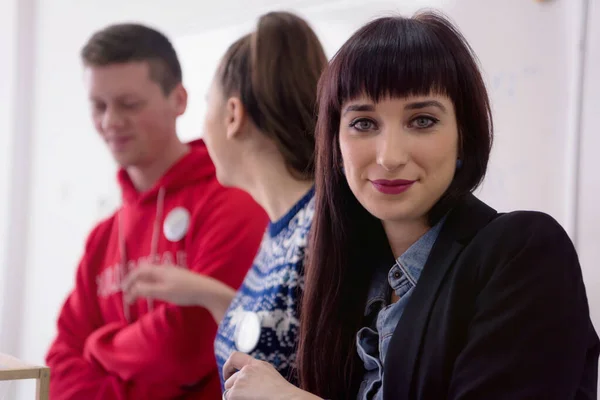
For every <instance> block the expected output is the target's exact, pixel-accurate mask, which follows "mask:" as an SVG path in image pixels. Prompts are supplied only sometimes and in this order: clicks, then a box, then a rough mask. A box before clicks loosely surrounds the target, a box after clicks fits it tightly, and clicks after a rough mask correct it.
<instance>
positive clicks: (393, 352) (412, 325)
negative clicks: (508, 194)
mask: <svg viewBox="0 0 600 400" xmlns="http://www.w3.org/2000/svg"><path fill="white" fill-rule="evenodd" d="M495 215H496V211H495V210H493V209H492V208H490V207H488V206H487V205H486V204H484V203H482V202H481V201H479V200H477V199H476V198H475V197H474V196H472V195H469V196H467V198H466V199H465V200H464V201H463V202H462V203H461V204H460V205H459V206H457V207H456V208H455V209H454V210H453V211H451V212H450V214H449V215H448V218H447V220H446V222H445V223H444V226H443V227H442V231H441V232H440V235H439V236H438V239H437V241H436V243H435V245H434V246H433V248H432V250H431V253H430V255H429V258H428V259H427V263H426V264H425V267H424V268H423V272H422V274H421V277H420V278H419V282H418V283H417V286H416V287H415V290H414V292H413V294H412V296H411V298H410V300H409V302H408V304H407V305H406V309H405V310H404V313H403V314H402V317H401V318H400V321H399V322H398V325H397V327H396V330H395V331H394V334H393V336H392V339H391V340H390V344H389V347H388V356H386V363H385V365H384V372H383V375H384V379H383V398H384V399H394V400H404V399H409V395H410V389H411V382H412V379H413V375H414V371H415V368H416V365H417V359H418V356H419V353H420V349H421V344H422V340H423V336H424V334H425V331H426V329H427V325H428V322H429V317H430V314H431V310H432V307H433V304H434V302H435V300H436V298H437V296H438V293H439V289H440V287H441V285H442V283H443V282H444V277H445V276H446V274H447V272H448V271H449V270H450V269H451V267H452V266H453V264H454V262H455V260H456V258H457V256H458V255H459V254H460V252H461V250H462V249H463V247H464V239H465V238H466V237H471V236H473V235H474V234H475V233H477V232H478V231H479V230H480V229H481V228H482V227H483V226H485V225H486V224H487V223H488V222H489V221H490V220H491V219H492V218H493V217H494V216H495Z"/></svg>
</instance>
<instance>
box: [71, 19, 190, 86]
mask: <svg viewBox="0 0 600 400" xmlns="http://www.w3.org/2000/svg"><path fill="white" fill-rule="evenodd" d="M81 58H82V59H83V63H84V64H85V65H86V66H105V65H110V64H120V63H128V62H135V61H147V62H148V64H149V67H150V79H152V80H153V81H155V82H156V83H158V84H159V85H160V86H161V88H162V90H163V92H164V93H165V95H167V94H169V93H171V91H172V90H173V88H175V86H177V85H178V84H179V83H181V79H182V74H181V65H180V64H179V60H178V58H177V53H176V52H175V49H174V48H173V45H172V44H171V42H170V41H169V39H167V37H166V36H165V35H163V34H162V33H160V32H158V31H157V30H154V29H152V28H149V27H147V26H144V25H140V24H116V25H110V26H108V27H106V28H104V29H102V30H100V31H98V32H96V33H94V34H93V35H92V37H91V38H90V39H89V40H88V42H87V43H86V44H85V46H84V47H83V49H82V50H81Z"/></svg>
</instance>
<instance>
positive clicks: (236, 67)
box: [218, 12, 327, 180]
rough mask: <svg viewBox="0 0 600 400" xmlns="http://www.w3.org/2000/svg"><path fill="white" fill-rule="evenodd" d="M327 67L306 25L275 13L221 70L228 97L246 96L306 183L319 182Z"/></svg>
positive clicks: (244, 40)
mask: <svg viewBox="0 0 600 400" xmlns="http://www.w3.org/2000/svg"><path fill="white" fill-rule="evenodd" d="M326 65H327V57H326V56H325V52H324V50H323V47H322V46H321V43H320V42H319V39H318V38H317V35H316V34H315V33H314V31H313V30H312V29H311V27H310V26H309V25H308V23H307V22H306V21H304V20H303V19H302V18H300V17H298V16H296V15H294V14H291V13H288V12H270V13H268V14H265V15H263V16H261V17H260V19H259V21H258V25H257V27H256V31H255V32H253V33H251V34H249V35H246V36H244V37H242V38H241V39H239V40H238V41H237V42H235V43H234V44H232V45H231V47H230V48H229V49H228V50H227V52H226V53H225V56H224V57H223V60H222V62H221V66H220V68H219V71H218V77H219V78H220V83H221V86H222V88H223V92H224V94H225V95H226V96H232V95H239V96H240V98H241V101H242V103H243V104H244V107H245V108H246V110H247V111H248V113H249V115H250V117H251V118H252V121H253V122H254V124H255V125H256V126H257V127H258V128H259V129H260V130H261V131H262V132H263V133H264V134H265V135H267V136H268V137H269V138H270V139H272V140H273V141H274V142H275V143H276V145H277V147H278V149H279V151H280V152H281V154H282V155H283V157H284V159H285V162H286V165H287V167H288V169H289V170H290V172H292V173H293V174H294V176H296V177H298V178H300V179H307V180H308V179H312V178H313V177H314V151H315V139H314V129H315V123H316V98H317V83H318V81H319V77H320V76H321V73H322V72H323V69H324V68H325V66H326Z"/></svg>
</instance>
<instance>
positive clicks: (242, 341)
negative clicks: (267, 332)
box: [234, 311, 261, 353]
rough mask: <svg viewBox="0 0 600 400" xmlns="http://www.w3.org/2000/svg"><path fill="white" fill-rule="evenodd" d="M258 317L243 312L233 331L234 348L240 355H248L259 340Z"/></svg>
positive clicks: (251, 313) (248, 312) (254, 314)
mask: <svg viewBox="0 0 600 400" xmlns="http://www.w3.org/2000/svg"><path fill="white" fill-rule="evenodd" d="M260 330H261V326H260V317H259V316H258V314H256V313H254V312H250V311H244V312H243V315H242V317H241V318H240V321H239V322H238V324H237V326H236V329H235V335H234V339H235V347H237V349H238V350H239V351H241V352H242V353H250V352H251V351H252V350H254V349H255V348H256V345H258V342H259V340H260Z"/></svg>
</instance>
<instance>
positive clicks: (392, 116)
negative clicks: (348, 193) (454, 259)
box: [339, 94, 458, 222]
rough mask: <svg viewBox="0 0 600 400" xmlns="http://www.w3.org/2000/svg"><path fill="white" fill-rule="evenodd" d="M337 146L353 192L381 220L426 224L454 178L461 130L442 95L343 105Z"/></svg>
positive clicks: (448, 103)
mask: <svg viewBox="0 0 600 400" xmlns="http://www.w3.org/2000/svg"><path fill="white" fill-rule="evenodd" d="M339 143H340V149H341V152H342V159H343V166H344V173H345V175H346V179H347V181H348V185H349V186H350V189H351V190H352V192H353V193H354V195H355V196H356V198H357V199H358V201H359V202H360V203H361V204H362V205H363V207H365V208H366V209H367V210H368V211H369V212H370V213H371V214H372V215H374V216H375V217H377V218H379V219H381V220H382V221H390V222H401V221H411V220H415V219H423V218H425V217H426V216H427V213H428V212H429V210H430V209H431V208H432V207H433V205H434V204H435V203H436V202H437V201H438V200H439V199H440V197H441V196H442V195H443V194H444V192H445V191H446V189H448V187H449V186H450V183H451V181H452V179H453V177H454V173H455V170H456V164H457V158H458V128H457V123H456V115H455V112H454V106H453V104H452V101H451V100H450V99H449V98H448V97H446V96H443V95H433V94H432V95H428V96H417V97H407V98H385V99H383V100H381V101H380V102H379V103H375V102H373V100H371V99H370V98H368V97H359V98H356V99H353V100H351V101H348V102H346V103H344V104H343V106H342V109H341V118H340V131H339Z"/></svg>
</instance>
